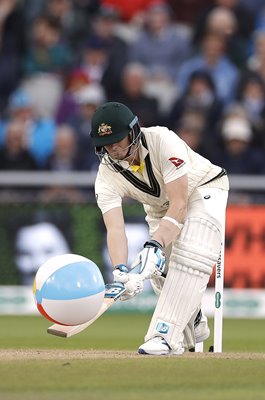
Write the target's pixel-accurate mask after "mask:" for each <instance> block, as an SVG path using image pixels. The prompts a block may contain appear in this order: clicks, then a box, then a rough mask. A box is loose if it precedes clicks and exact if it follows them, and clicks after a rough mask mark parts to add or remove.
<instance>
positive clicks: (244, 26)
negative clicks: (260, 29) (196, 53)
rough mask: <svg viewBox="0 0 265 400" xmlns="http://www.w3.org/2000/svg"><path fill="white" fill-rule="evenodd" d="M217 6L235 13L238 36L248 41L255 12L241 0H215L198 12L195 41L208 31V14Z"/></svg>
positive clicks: (197, 41)
mask: <svg viewBox="0 0 265 400" xmlns="http://www.w3.org/2000/svg"><path fill="white" fill-rule="evenodd" d="M217 7H222V8H225V9H226V10H228V11H230V12H232V13H233V14H234V16H235V18H236V21H237V26H238V29H237V32H238V33H237V34H238V37H240V39H241V40H243V41H248V39H249V37H250V35H251V33H252V31H253V28H254V14H253V13H251V12H249V9H248V8H247V7H246V6H245V5H244V4H243V2H242V1H241V0H214V1H213V2H211V4H210V5H207V6H206V7H204V8H203V9H202V10H201V12H200V13H199V14H198V17H197V20H196V21H195V24H194V43H200V42H201V40H202V38H203V37H204V35H205V33H206V29H207V19H208V16H209V14H210V13H211V12H212V11H213V10H215V9H216V8H217Z"/></svg>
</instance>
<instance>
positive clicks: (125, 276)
mask: <svg viewBox="0 0 265 400" xmlns="http://www.w3.org/2000/svg"><path fill="white" fill-rule="evenodd" d="M128 272H129V271H128V268H127V267H126V266H125V265H124V264H120V265H117V266H116V267H115V269H114V271H113V276H114V282H120V283H122V284H123V285H124V287H125V289H126V292H124V293H123V294H122V296H121V297H120V300H121V301H126V300H130V299H131V298H132V297H134V296H136V295H137V294H139V293H141V292H142V291H143V290H144V284H143V278H142V276H141V275H140V274H129V273H128Z"/></svg>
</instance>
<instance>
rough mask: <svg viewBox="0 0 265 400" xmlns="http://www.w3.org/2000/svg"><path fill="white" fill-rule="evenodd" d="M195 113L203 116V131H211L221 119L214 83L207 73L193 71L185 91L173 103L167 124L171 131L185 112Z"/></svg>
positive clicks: (220, 103) (220, 107)
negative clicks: (204, 121)
mask: <svg viewBox="0 0 265 400" xmlns="http://www.w3.org/2000/svg"><path fill="white" fill-rule="evenodd" d="M188 110H190V111H192V110H194V111H197V112H200V113H201V114H202V115H204V117H205V120H206V124H205V127H204V129H206V131H207V132H208V131H211V130H213V129H215V125H216V123H217V121H218V120H219V118H220V117H221V114H222V111H223V102H222V101H221V100H220V99H219V98H218V97H217V94H216V88H215V84H214V81H213V79H212V77H211V75H210V73H209V72H207V71H203V70H196V71H194V72H193V73H192V74H191V75H190V78H189V81H188V86H187V88H186V91H185V92H184V93H183V95H182V96H180V97H179V98H178V99H177V100H176V102H175V103H174V105H173V107H172V109H171V112H170V114H169V117H168V119H167V124H168V125H169V126H170V127H171V129H172V128H173V129H174V127H175V126H177V124H178V122H179V120H180V119H181V118H182V115H183V114H184V113H185V112H186V111H188Z"/></svg>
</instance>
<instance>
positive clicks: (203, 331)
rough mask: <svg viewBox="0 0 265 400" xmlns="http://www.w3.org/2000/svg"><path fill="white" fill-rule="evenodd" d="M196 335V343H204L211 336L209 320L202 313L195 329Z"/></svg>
mask: <svg viewBox="0 0 265 400" xmlns="http://www.w3.org/2000/svg"><path fill="white" fill-rule="evenodd" d="M194 333H195V341H196V343H201V342H204V341H205V340H206V339H208V337H209V336H210V329H209V326H208V319H207V317H206V316H205V315H204V314H203V313H201V317H200V322H199V324H198V325H197V326H196V327H195V328H194Z"/></svg>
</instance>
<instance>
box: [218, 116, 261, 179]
mask: <svg viewBox="0 0 265 400" xmlns="http://www.w3.org/2000/svg"><path fill="white" fill-rule="evenodd" d="M221 132H222V136H223V140H224V148H223V149H219V151H217V152H216V155H215V159H214V161H215V162H218V163H219V165H221V166H222V167H224V168H225V169H226V170H227V172H228V173H230V174H250V175H251V174H253V175H255V174H256V175H261V174H264V173H265V151H264V149H260V148H256V147H253V146H252V145H251V140H252V130H251V125H250V123H249V122H248V121H247V120H246V119H244V118H239V117H238V118H226V119H225V120H224V122H223V125H222V131H221Z"/></svg>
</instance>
